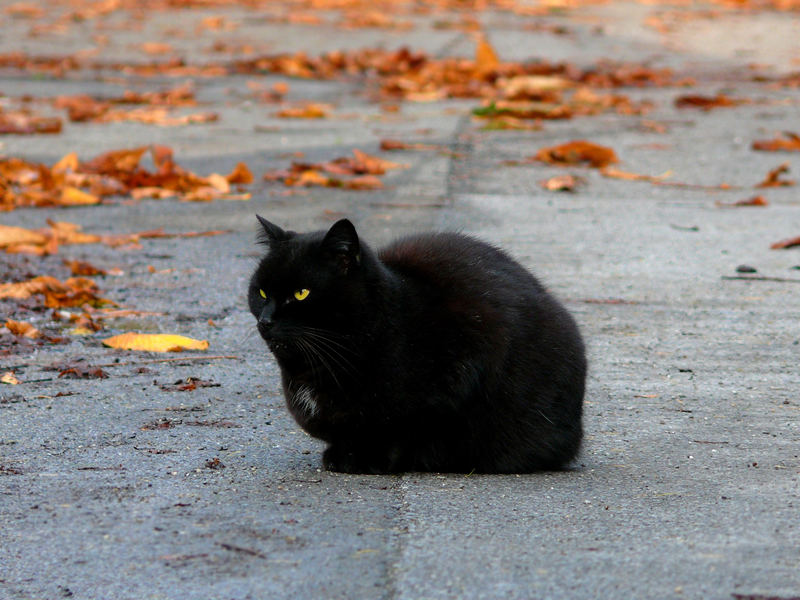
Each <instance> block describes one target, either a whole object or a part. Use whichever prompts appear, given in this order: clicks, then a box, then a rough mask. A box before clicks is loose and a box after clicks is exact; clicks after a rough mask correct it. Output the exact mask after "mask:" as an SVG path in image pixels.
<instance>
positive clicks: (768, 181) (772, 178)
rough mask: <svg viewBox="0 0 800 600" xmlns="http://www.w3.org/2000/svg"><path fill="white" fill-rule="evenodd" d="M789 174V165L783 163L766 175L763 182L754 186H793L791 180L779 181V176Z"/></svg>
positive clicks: (793, 182)
mask: <svg viewBox="0 0 800 600" xmlns="http://www.w3.org/2000/svg"><path fill="white" fill-rule="evenodd" d="M788 172H789V163H783V164H782V165H779V166H777V167H775V168H774V169H772V170H771V171H770V172H769V173H767V176H766V178H764V181H762V182H761V183H759V184H758V185H756V187H757V188H768V187H787V186H792V185H794V184H795V181H794V180H793V179H781V175H783V174H785V173H788Z"/></svg>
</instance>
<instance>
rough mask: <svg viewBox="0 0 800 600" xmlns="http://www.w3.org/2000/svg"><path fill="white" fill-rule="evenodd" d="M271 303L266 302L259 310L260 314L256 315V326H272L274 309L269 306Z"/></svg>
mask: <svg viewBox="0 0 800 600" xmlns="http://www.w3.org/2000/svg"><path fill="white" fill-rule="evenodd" d="M271 304H272V303H270V304H268V305H267V306H265V307H264V308H263V309H262V310H261V314H260V315H258V326H259V327H263V328H267V329H269V328H270V327H272V323H273V321H272V315H273V314H274V312H275V311H274V310H273V308H272V306H271Z"/></svg>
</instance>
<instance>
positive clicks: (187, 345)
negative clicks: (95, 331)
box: [103, 332, 208, 352]
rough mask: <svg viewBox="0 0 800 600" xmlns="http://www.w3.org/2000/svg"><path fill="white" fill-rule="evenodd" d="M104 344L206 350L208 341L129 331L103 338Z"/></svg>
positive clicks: (154, 349)
mask: <svg viewBox="0 0 800 600" xmlns="http://www.w3.org/2000/svg"><path fill="white" fill-rule="evenodd" d="M103 345H104V346H108V347H109V348H117V349H120V350H141V351H145V352H181V351H183V350H206V349H207V348H208V341H207V340H195V339H193V338H189V337H185V336H182V335H173V334H165V333H133V332H129V333H123V334H121V335H115V336H113V337H110V338H107V339H105V340H103Z"/></svg>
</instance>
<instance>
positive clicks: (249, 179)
mask: <svg viewBox="0 0 800 600" xmlns="http://www.w3.org/2000/svg"><path fill="white" fill-rule="evenodd" d="M225 178H226V179H227V180H228V183H231V184H237V183H253V173H252V172H251V171H250V169H248V168H247V165H246V164H245V163H243V162H240V163H236V166H235V167H234V168H233V171H231V172H230V173H229V174H228V175H226V177H225Z"/></svg>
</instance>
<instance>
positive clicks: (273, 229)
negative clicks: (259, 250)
mask: <svg viewBox="0 0 800 600" xmlns="http://www.w3.org/2000/svg"><path fill="white" fill-rule="evenodd" d="M256 219H258V222H259V223H261V232H260V234H259V239H260V241H261V243H263V244H266V245H268V246H271V245H272V244H274V243H275V242H284V241H286V240H288V239H290V238H291V237H292V234H293V232H291V231H284V230H283V229H281V228H280V227H278V226H277V225H275V223H270V222H269V221H267V220H266V219H265V218H264V217H262V216H261V215H256Z"/></svg>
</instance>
